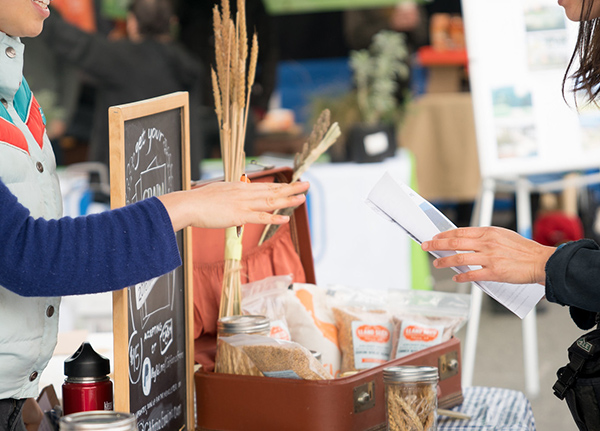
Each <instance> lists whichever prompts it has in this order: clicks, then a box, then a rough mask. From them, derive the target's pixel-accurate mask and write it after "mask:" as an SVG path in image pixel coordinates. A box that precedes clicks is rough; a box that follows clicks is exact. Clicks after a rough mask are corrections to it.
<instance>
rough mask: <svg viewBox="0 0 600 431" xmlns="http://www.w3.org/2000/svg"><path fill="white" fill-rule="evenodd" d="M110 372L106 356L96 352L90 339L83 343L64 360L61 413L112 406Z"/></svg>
mask: <svg viewBox="0 0 600 431" xmlns="http://www.w3.org/2000/svg"><path fill="white" fill-rule="evenodd" d="M109 374H110V361H109V360H108V358H105V357H104V356H102V355H99V354H98V353H96V351H95V350H94V349H93V348H92V346H91V345H90V343H87V342H85V343H83V344H82V345H81V346H80V347H79V349H77V351H76V352H75V353H73V355H72V356H71V357H69V358H67V359H66V360H65V375H66V376H67V377H66V379H65V382H64V383H63V385H62V395H63V413H64V414H65V415H68V414H71V413H77V412H86V411H91V410H112V409H113V384H112V381H111V380H110V377H109V376H108V375H109Z"/></svg>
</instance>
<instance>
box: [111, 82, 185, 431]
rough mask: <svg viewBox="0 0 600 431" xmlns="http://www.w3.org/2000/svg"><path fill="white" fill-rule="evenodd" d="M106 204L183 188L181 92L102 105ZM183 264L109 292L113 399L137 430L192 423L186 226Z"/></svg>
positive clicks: (181, 237) (181, 240)
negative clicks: (107, 158)
mask: <svg viewBox="0 0 600 431" xmlns="http://www.w3.org/2000/svg"><path fill="white" fill-rule="evenodd" d="M109 134H110V185H111V207H112V208H119V207H122V206H125V205H129V204H132V203H135V202H138V201H141V200H143V199H147V198H150V197H153V196H160V195H163V194H166V193H170V192H174V191H179V190H189V189H190V167H189V98H188V93H187V92H177V93H172V94H169V95H166V96H161V97H156V98H152V99H147V100H142V101H139V102H135V103H130V104H126V105H120V106H113V107H111V108H110V109H109ZM176 240H177V245H178V247H179V250H180V253H181V259H182V262H183V265H182V266H180V267H179V268H176V269H175V270H173V271H172V272H170V273H168V274H164V275H163V276H160V277H157V278H154V279H152V280H148V281H145V282H142V283H138V284H136V285H135V286H130V287H128V288H126V289H123V290H120V291H116V292H114V293H113V333H114V358H115V359H114V382H115V390H114V405H115V410H116V411H122V412H130V413H133V414H135V416H136V419H137V425H138V430H140V431H149V430H165V431H178V430H193V429H194V411H195V407H194V403H193V399H194V390H193V357H194V351H193V348H194V347H193V346H194V343H193V309H192V307H193V296H192V295H193V293H192V279H191V274H192V270H191V266H192V265H191V230H190V229H189V228H186V229H184V230H182V231H179V232H177V233H176Z"/></svg>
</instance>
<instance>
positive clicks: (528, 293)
mask: <svg viewBox="0 0 600 431" xmlns="http://www.w3.org/2000/svg"><path fill="white" fill-rule="evenodd" d="M367 203H368V204H369V205H370V206H371V207H372V208H373V210H375V211H376V212H378V213H379V214H380V215H381V216H382V217H384V218H386V219H388V220H390V221H392V222H394V223H396V224H397V225H398V226H399V227H400V228H402V229H403V230H404V231H406V232H407V233H408V235H409V236H410V237H411V238H412V239H413V240H415V241H416V242H418V243H419V244H421V243H422V242H423V241H428V240H430V239H432V238H433V236H434V235H436V234H438V233H440V232H444V231H447V230H450V229H454V228H456V226H455V225H454V224H453V223H452V222H451V221H450V220H448V218H446V216H444V215H443V214H442V213H441V212H440V211H438V210H437V209H436V208H435V207H434V206H433V205H431V204H430V203H429V202H428V201H426V200H425V199H423V198H422V197H421V196H419V195H418V194H417V193H416V192H415V191H414V190H412V189H411V188H410V187H408V186H407V185H405V184H402V183H398V182H396V181H395V180H394V179H392V177H391V176H390V175H389V174H387V173H386V174H385V175H384V176H383V177H382V178H381V179H380V180H379V182H378V183H377V184H376V185H375V187H373V189H372V190H371V192H370V193H369V196H368V197H367ZM454 253H456V252H454V251H444V252H440V251H438V252H435V253H431V254H433V255H434V256H435V257H444V256H448V255H451V254H454ZM453 269H454V270H455V271H456V272H458V273H462V272H467V271H470V270H472V269H477V267H467V266H463V267H454V268H453ZM475 284H477V286H478V287H479V288H481V290H483V291H484V292H485V293H487V294H488V295H489V296H491V297H492V298H494V299H495V300H497V301H498V302H500V303H501V304H502V305H504V306H505V307H506V308H508V309H509V310H510V311H512V312H513V313H515V314H516V315H517V316H519V317H520V318H521V319H522V318H524V317H525V316H526V315H527V313H529V311H531V309H533V307H535V305H536V304H537V303H538V302H539V300H540V299H541V298H542V297H543V296H544V293H545V291H544V287H543V286H542V285H540V284H526V285H523V284H521V285H516V284H509V283H498V282H492V281H486V282H476V283H475Z"/></svg>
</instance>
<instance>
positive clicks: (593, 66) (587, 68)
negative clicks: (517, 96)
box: [562, 0, 600, 105]
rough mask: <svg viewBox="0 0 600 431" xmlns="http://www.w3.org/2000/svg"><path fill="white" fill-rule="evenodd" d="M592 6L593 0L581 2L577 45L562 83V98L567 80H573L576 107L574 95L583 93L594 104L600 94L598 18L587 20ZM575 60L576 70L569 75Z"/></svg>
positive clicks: (599, 26)
mask: <svg viewBox="0 0 600 431" xmlns="http://www.w3.org/2000/svg"><path fill="white" fill-rule="evenodd" d="M593 4H594V0H582V1H581V15H580V17H579V18H580V19H579V21H580V22H579V32H578V34H577V44H576V45H575V50H574V51H573V55H571V59H570V60H569V65H568V66H567V70H566V71H565V75H564V77H563V82H562V91H563V98H564V97H565V87H566V85H567V79H573V81H574V85H573V92H574V99H575V105H577V96H576V93H577V92H578V91H584V92H585V93H586V95H587V96H588V98H589V101H590V102H594V103H596V99H597V98H598V96H599V94H600V24H599V21H600V20H599V19H598V18H596V19H589V17H590V15H591V12H592V6H593ZM575 60H578V62H579V65H578V68H577V70H575V71H574V72H573V73H572V74H571V75H569V72H570V71H571V69H572V68H573V64H574V62H575Z"/></svg>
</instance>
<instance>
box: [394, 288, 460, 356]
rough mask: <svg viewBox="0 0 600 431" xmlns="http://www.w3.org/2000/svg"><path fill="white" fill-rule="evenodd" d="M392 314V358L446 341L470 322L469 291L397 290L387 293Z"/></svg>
mask: <svg viewBox="0 0 600 431" xmlns="http://www.w3.org/2000/svg"><path fill="white" fill-rule="evenodd" d="M388 298H389V304H390V305H389V308H390V310H391V313H392V314H393V316H394V317H393V319H392V323H393V327H394V330H393V334H392V349H391V353H390V360H392V359H396V358H401V357H403V356H406V355H409V354H411V353H414V352H418V351H420V350H423V349H426V348H428V347H431V346H435V345H437V344H440V343H443V342H446V341H448V340H450V338H452V336H454V335H455V334H456V332H458V330H459V329H460V328H462V326H463V325H464V324H465V323H466V322H467V320H468V318H469V311H470V308H471V301H470V295H467V294H460V293H449V292H437V291H398V292H392V293H390V294H389V296H388Z"/></svg>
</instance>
